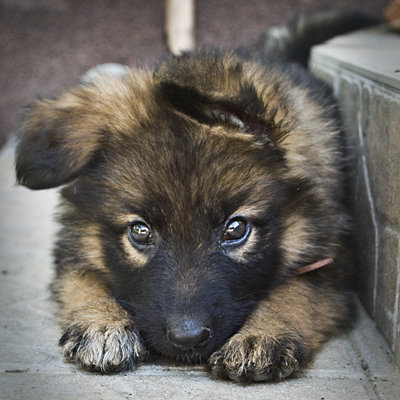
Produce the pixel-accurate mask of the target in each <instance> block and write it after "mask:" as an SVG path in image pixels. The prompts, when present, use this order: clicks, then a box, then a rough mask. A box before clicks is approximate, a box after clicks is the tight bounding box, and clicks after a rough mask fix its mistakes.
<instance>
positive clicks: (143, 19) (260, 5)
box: [0, 0, 400, 146]
mask: <svg viewBox="0 0 400 400" xmlns="http://www.w3.org/2000/svg"><path fill="white" fill-rule="evenodd" d="M164 3H165V2H164V1H163V0H145V1H144V0H0V88H1V96H0V146H2V145H3V144H4V143H5V141H6V138H7V136H8V135H10V134H11V133H14V132H16V131H17V129H18V126H19V124H20V121H21V115H22V113H23V109H24V107H25V106H26V105H28V104H29V103H30V102H31V101H32V100H34V99H35V98H38V97H52V96H55V95H57V94H58V93H59V92H60V91H61V90H62V89H66V88H68V87H70V86H71V85H73V84H74V83H75V82H77V81H78V80H79V78H80V76H81V75H82V74H83V73H84V72H85V71H86V70H87V69H89V68H91V67H92V66H94V65H96V64H100V63H106V62H116V63H122V64H128V65H142V64H149V63H150V64H152V63H155V62H157V60H159V59H160V58H162V57H163V56H164V55H166V54H167V52H168V50H167V46H166V39H165V31H164V19H165V17H164V15H165V13H164ZM390 3H392V9H393V4H394V3H396V1H394V2H393V1H388V0H336V1H335V2H334V4H332V1H330V2H328V1H325V0H324V1H319V0H299V1H296V0H198V1H197V2H196V9H195V40H196V44H197V46H210V45H211V46H230V47H232V46H238V45H247V44H252V43H254V42H255V41H256V40H257V38H258V36H259V35H260V34H261V33H262V32H263V31H264V30H265V29H266V28H267V27H268V26H272V25H279V24H282V23H284V22H285V21H286V20H287V19H288V18H289V17H290V16H291V15H292V14H293V13H294V12H296V11H298V10H303V9H307V8H310V7H314V6H326V5H329V6H335V7H344V6H347V7H348V6H352V7H357V8H359V9H360V10H364V11H366V12H369V13H370V14H373V15H376V16H381V17H382V16H383V15H385V14H386V15H388V6H390ZM392 13H393V11H392ZM399 16H400V15H399Z"/></svg>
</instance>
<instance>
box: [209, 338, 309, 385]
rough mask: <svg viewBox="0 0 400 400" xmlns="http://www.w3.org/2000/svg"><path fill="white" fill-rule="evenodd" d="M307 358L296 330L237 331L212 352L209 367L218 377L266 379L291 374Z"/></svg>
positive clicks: (244, 379)
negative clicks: (270, 332)
mask: <svg viewBox="0 0 400 400" xmlns="http://www.w3.org/2000/svg"><path fill="white" fill-rule="evenodd" d="M307 361H308V357H307V356H306V351H305V347H304V344H303V342H302V340H301V338H300V337H299V336H298V335H296V334H293V335H291V334H286V335H283V336H281V337H268V336H263V335H261V334H256V335H250V334H247V335H245V334H243V333H237V334H236V335H234V336H233V337H232V338H231V339H230V340H229V341H228V342H227V343H226V344H225V345H224V346H222V348H221V349H220V350H219V351H216V352H215V353H213V354H212V355H211V357H210V359H209V360H208V368H209V370H210V371H211V373H212V374H213V375H214V376H215V377H218V378H229V379H232V380H234V381H240V382H251V381H267V380H279V379H283V378H286V377H288V376H290V375H293V374H294V373H295V372H296V371H298V370H299V369H300V368H301V367H303V366H304V365H305V364H306V362H307Z"/></svg>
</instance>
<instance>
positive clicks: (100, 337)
mask: <svg viewBox="0 0 400 400" xmlns="http://www.w3.org/2000/svg"><path fill="white" fill-rule="evenodd" d="M59 344H60V345H61V346H63V347H64V356H65V357H66V358H67V359H68V360H69V361H71V362H76V363H77V364H78V365H79V366H80V367H82V368H83V369H86V370H89V371H98V372H102V373H108V372H119V371H124V370H132V369H134V368H135V361H137V360H142V359H144V358H145V356H146V353H147V351H146V348H145V347H144V345H143V342H142V340H141V338H140V336H139V334H138V333H137V332H136V331H135V330H134V329H132V328H129V327H121V326H117V327H113V326H105V327H98V326H89V327H86V329H84V328H82V327H81V326H79V325H74V324H71V325H70V326H69V327H68V328H67V329H66V330H65V332H64V334H63V336H62V337H61V339H60V342H59Z"/></svg>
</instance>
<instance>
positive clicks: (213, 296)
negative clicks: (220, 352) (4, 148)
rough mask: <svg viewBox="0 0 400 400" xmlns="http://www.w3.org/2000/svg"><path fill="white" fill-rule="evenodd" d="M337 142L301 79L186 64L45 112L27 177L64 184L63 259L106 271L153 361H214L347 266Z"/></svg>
mask: <svg viewBox="0 0 400 400" xmlns="http://www.w3.org/2000/svg"><path fill="white" fill-rule="evenodd" d="M334 132H335V127H334V126H332V121H331V119H330V117H327V116H326V110H325V109H324V107H323V105H320V104H317V103H316V102H315V99H314V97H313V96H312V95H310V94H308V93H307V90H306V89H304V88H303V87H301V85H299V84H296V83H293V82H292V80H291V78H289V76H288V75H287V74H285V73H282V72H278V71H277V70H275V69H274V68H272V67H271V68H270V69H269V70H267V69H263V68H261V67H258V66H256V65H254V64H251V63H247V62H244V61H241V60H240V59H238V58H236V57H235V56H233V55H226V56H219V55H217V54H209V55H182V56H180V57H173V58H171V59H169V60H167V61H166V62H165V63H163V64H161V65H160V66H159V67H158V68H157V69H156V70H155V71H154V72H152V73H150V72H147V71H131V72H130V73H128V74H127V75H126V76H124V77H112V76H103V77H102V78H97V79H95V80H94V81H93V82H92V83H90V84H87V85H81V86H78V87H76V88H75V89H73V90H72V91H70V92H68V93H66V94H64V95H62V96H61V97H60V98H59V99H57V100H53V101H40V102H37V103H35V104H34V105H33V106H32V108H31V110H30V113H29V115H28V118H27V122H26V125H25V128H24V133H23V135H22V137H21V140H20V142H19V145H18V148H17V161H16V169H17V177H18V180H19V182H20V183H22V184H24V185H26V186H28V187H30V188H33V189H45V188H49V187H55V186H59V185H65V186H64V188H63V191H62V194H63V199H64V200H63V207H64V215H63V217H62V222H63V228H62V230H61V232H60V239H59V242H58V249H59V250H58V253H57V254H58V256H59V257H60V258H62V257H63V258H64V259H65V260H69V261H68V262H70V263H76V266H75V267H76V268H96V269H99V270H102V271H106V272H107V273H108V274H109V275H110V276H111V279H112V282H113V283H112V285H113V288H112V290H113V295H114V296H115V297H116V299H117V300H118V301H120V303H121V304H122V305H123V306H124V307H126V308H127V309H128V310H129V311H131V312H132V314H134V316H135V319H136V322H137V324H138V327H139V329H140V330H141V332H142V334H143V336H144V339H145V341H146V342H147V344H148V345H149V346H150V347H151V348H153V349H155V350H157V351H159V352H161V353H163V354H165V355H167V356H171V357H177V358H183V359H202V358H204V357H206V356H208V355H209V354H210V353H211V352H212V351H213V350H215V349H216V348H218V347H219V346H221V345H222V344H223V342H224V341H225V340H226V339H227V338H228V337H229V336H230V335H232V334H233V333H234V332H235V331H237V330H238V329H239V328H240V326H241V325H242V324H243V323H244V321H245V320H246V318H247V317H248V315H249V314H250V313H251V311H252V309H253V308H254V307H255V306H256V304H257V302H258V301H259V300H260V299H261V298H263V297H265V296H267V295H268V291H269V290H270V289H271V288H272V287H273V286H274V285H276V284H278V283H279V282H281V281H282V280H283V279H285V278H287V277H288V276H290V275H291V274H292V273H293V272H294V271H295V270H296V268H299V267H301V266H303V265H305V264H307V263H310V262H315V261H316V260H318V259H320V258H321V256H323V257H331V256H334V252H335V248H334V246H333V245H332V243H334V242H335V238H336V236H337V235H338V233H339V231H340V227H341V225H342V222H341V221H339V220H340V218H338V208H337V206H338V198H339V194H338V189H337V188H338V183H339V180H340V177H339V175H338V173H337V164H338V162H339V159H338V155H337V152H336V145H337V143H336V138H335V135H333V134H332V133H334ZM65 260H64V261H63V260H61V261H59V263H60V264H63V263H65V262H66V261H65ZM71 260H72V261H71Z"/></svg>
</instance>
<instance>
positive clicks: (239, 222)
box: [222, 218, 250, 244]
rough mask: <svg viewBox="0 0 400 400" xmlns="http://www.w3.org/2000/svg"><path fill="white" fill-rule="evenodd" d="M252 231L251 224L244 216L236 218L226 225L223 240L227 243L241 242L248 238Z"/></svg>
mask: <svg viewBox="0 0 400 400" xmlns="http://www.w3.org/2000/svg"><path fill="white" fill-rule="evenodd" d="M249 233H250V225H249V224H248V223H247V221H246V220H244V219H243V218H234V219H232V220H230V221H229V222H228V223H227V225H226V226H225V231H224V234H223V235H222V242H223V243H225V244H239V243H241V242H243V241H244V240H246V238H247V236H248V235H249Z"/></svg>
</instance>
